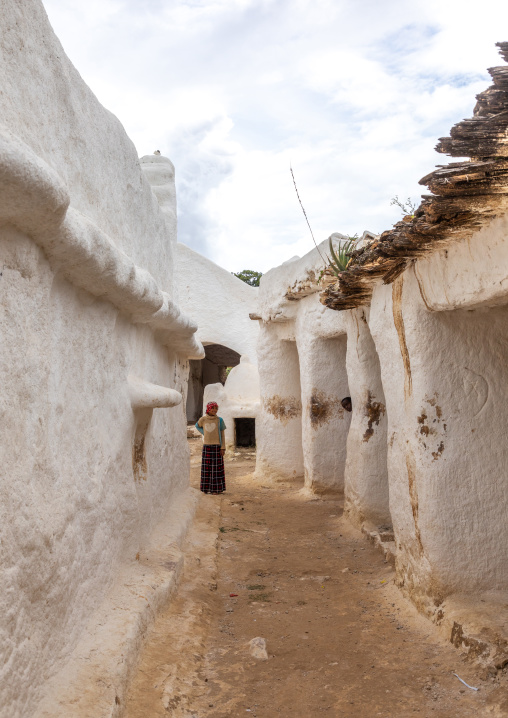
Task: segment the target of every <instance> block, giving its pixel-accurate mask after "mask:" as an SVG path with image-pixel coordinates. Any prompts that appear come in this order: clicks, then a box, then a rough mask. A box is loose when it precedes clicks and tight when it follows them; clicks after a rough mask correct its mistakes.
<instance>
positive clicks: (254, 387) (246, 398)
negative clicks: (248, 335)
mask: <svg viewBox="0 0 508 718" xmlns="http://www.w3.org/2000/svg"><path fill="white" fill-rule="evenodd" d="M209 401H216V402H217V404H218V405H219V412H218V414H219V416H221V417H222V418H223V419H224V423H225V424H226V432H225V438H226V451H227V453H228V454H229V455H230V454H231V452H232V451H233V450H234V448H235V446H236V440H235V419H258V416H259V409H260V395H259V373H258V369H257V367H256V365H255V364H252V363H251V361H250V358H249V357H248V356H245V355H244V356H242V358H241V359H240V364H238V366H235V367H233V369H231V371H230V373H229V376H228V378H227V380H226V383H225V384H224V386H223V385H222V384H220V383H215V384H208V386H206V387H205V391H204V397H203V414H204V413H205V411H206V405H207V403H208V402H209ZM256 423H257V422H256Z"/></svg>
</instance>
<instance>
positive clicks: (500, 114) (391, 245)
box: [320, 42, 508, 311]
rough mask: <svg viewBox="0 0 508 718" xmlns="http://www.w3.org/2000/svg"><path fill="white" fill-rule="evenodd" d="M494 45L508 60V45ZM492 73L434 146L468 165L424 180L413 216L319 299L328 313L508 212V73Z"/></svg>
mask: <svg viewBox="0 0 508 718" xmlns="http://www.w3.org/2000/svg"><path fill="white" fill-rule="evenodd" d="M496 45H497V47H499V51H500V54H501V56H502V58H503V59H504V60H505V61H506V62H508V42H498V43H496ZM489 73H490V75H491V77H492V79H493V84H492V85H491V86H490V87H489V88H488V89H487V90H485V91H484V92H482V93H481V94H479V95H478V96H477V98H476V99H477V104H476V107H475V109H474V113H473V117H472V118H471V119H467V120H463V121H462V122H459V123H457V124H456V125H455V126H454V127H453V128H452V129H451V132H450V137H442V138H441V139H440V140H439V142H438V144H437V146H436V150H437V152H441V153H443V154H447V155H450V156H452V157H470V158H471V160H469V161H465V162H451V163H450V164H448V165H439V166H438V167H437V169H435V170H434V171H433V172H431V173H430V174H428V175H426V176H425V177H423V178H422V179H421V180H420V184H422V185H426V186H427V187H428V188H429V190H430V191H431V192H432V194H430V195H423V196H422V199H423V201H422V203H421V204H420V206H419V207H418V209H417V210H416V212H415V215H414V216H413V217H405V218H404V220H402V221H401V222H397V224H396V225H395V226H394V227H393V228H392V229H390V230H387V231H386V232H383V233H382V234H381V235H380V236H379V238H378V239H376V240H375V241H374V242H372V243H371V244H369V245H368V246H366V247H363V248H361V249H358V250H356V251H355V252H353V253H352V261H351V262H350V264H349V266H348V269H347V270H346V271H345V272H342V273H341V274H340V275H339V278H338V280H337V282H335V284H332V285H329V286H328V287H327V288H326V289H325V290H324V291H323V292H322V293H321V296H320V300H321V302H322V303H323V304H325V305H326V306H327V307H330V308H331V309H336V310H338V311H342V310H345V309H352V308H354V307H357V306H360V305H362V304H368V303H369V302H370V299H371V296H372V291H373V286H374V284H375V283H376V282H377V281H379V279H381V280H382V281H383V283H384V284H391V283H392V282H393V281H394V280H395V279H396V278H397V277H398V276H399V275H400V274H402V272H404V271H405V269H407V267H408V266H409V265H410V264H411V263H412V262H414V261H416V260H417V259H418V258H419V257H422V256H424V255H425V254H427V253H428V252H432V251H434V250H436V249H438V248H440V247H442V246H443V245H444V244H445V243H447V242H450V241H451V240H456V239H464V238H466V237H469V236H471V235H472V234H473V233H474V232H475V231H477V230H478V229H480V228H481V227H482V226H483V225H485V224H486V223H487V222H489V221H491V220H492V219H493V218H494V217H496V216H497V215H498V214H501V213H504V212H506V211H507V210H508V67H506V66H504V65H503V66H501V67H493V68H490V69H489Z"/></svg>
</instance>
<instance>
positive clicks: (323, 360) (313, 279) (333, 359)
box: [256, 235, 351, 492]
mask: <svg viewBox="0 0 508 718" xmlns="http://www.w3.org/2000/svg"><path fill="white" fill-rule="evenodd" d="M338 236H339V235H337V237H338ZM327 247H328V245H327V242H323V243H322V244H321V251H322V253H323V252H325V251H326V250H327ZM322 268H323V260H322V258H321V257H320V255H319V252H318V250H317V249H314V250H312V251H311V252H309V253H308V254H306V255H305V256H304V257H302V258H299V257H295V258H293V259H291V260H289V261H287V262H285V263H284V264H282V265H281V266H280V267H276V268H274V269H271V270H270V271H269V272H267V273H266V274H265V275H264V276H263V277H262V279H261V285H260V294H259V316H260V317H261V322H260V323H261V333H260V339H259V342H258V365H259V374H260V382H261V413H260V418H259V421H258V432H257V434H258V442H257V466H256V471H257V472H259V473H264V474H268V475H270V474H273V475H275V476H282V477H286V478H288V477H301V476H302V475H304V477H305V488H306V489H307V490H309V491H315V492H322V491H329V490H338V491H342V490H343V488H344V468H345V463H346V441H347V435H348V431H349V424H350V420H351V416H350V414H349V413H348V412H345V411H344V409H343V408H342V406H341V404H340V402H341V400H342V399H343V398H344V397H346V396H348V395H349V382H348V376H347V370H346V346H347V325H346V323H345V318H344V315H343V314H342V313H338V312H334V311H333V310H331V309H328V308H326V307H324V306H323V305H322V304H321V303H320V302H319V294H318V291H319V285H318V284H317V279H318V277H319V274H320V271H321V269H322Z"/></svg>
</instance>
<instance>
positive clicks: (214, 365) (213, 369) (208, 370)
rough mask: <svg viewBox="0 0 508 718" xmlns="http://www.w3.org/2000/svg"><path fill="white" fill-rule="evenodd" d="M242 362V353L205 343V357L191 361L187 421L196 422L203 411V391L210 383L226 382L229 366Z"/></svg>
mask: <svg viewBox="0 0 508 718" xmlns="http://www.w3.org/2000/svg"><path fill="white" fill-rule="evenodd" d="M239 363H240V354H239V353H238V352H236V351H235V350H234V349H230V348H229V347H226V346H224V345H223V344H205V358H204V359H198V360H193V359H191V361H190V362H189V384H188V390H187V409H186V411H187V422H188V423H194V422H196V421H197V420H198V419H199V417H200V416H201V415H202V413H203V391H204V388H205V386H207V385H208V384H217V383H218V382H220V383H221V384H224V383H225V381H226V377H227V370H228V368H229V367H234V366H237V365H238V364H239Z"/></svg>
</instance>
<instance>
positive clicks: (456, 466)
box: [257, 215, 508, 665]
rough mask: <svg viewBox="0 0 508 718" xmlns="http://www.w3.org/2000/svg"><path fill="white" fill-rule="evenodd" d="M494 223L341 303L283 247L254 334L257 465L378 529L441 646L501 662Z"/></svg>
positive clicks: (503, 320) (504, 240) (264, 284)
mask: <svg viewBox="0 0 508 718" xmlns="http://www.w3.org/2000/svg"><path fill="white" fill-rule="evenodd" d="M507 229H508V216H506V215H504V216H500V217H498V218H497V219H494V220H493V221H491V222H490V224H488V225H487V226H486V227H484V228H483V229H481V230H479V231H478V232H476V233H475V234H473V236H472V237H471V238H470V239H468V240H464V241H462V242H455V243H449V244H448V245H447V248H446V250H444V249H443V250H439V251H436V252H434V253H433V254H429V255H427V256H426V258H424V259H422V260H419V261H418V262H416V263H415V264H413V265H411V266H410V267H409V269H407V270H406V271H405V272H404V273H403V274H402V276H400V277H399V278H398V279H397V280H396V281H395V282H394V283H393V284H391V285H382V284H379V285H377V286H375V288H374V292H373V296H372V301H371V302H370V305H369V306H365V307H359V308H357V309H351V310H347V311H340V312H335V311H333V310H331V309H325V308H324V307H323V305H321V304H320V303H319V302H318V295H317V294H316V292H317V291H319V287H318V286H317V285H316V282H315V279H316V278H317V277H318V276H319V271H320V269H319V268H320V258H319V255H318V253H317V250H313V251H312V252H310V253H309V254H308V255H306V256H305V257H304V258H302V259H299V258H293V259H292V260H290V261H288V262H286V263H285V264H283V265H281V267H278V268H276V269H274V270H271V271H270V272H268V273H267V274H266V275H265V276H264V277H263V278H262V281H261V287H260V307H259V314H260V316H261V318H262V319H261V322H260V323H261V335H260V341H259V345H258V361H259V373H260V379H261V397H262V408H261V412H260V417H259V421H258V457H257V471H258V472H260V473H261V472H262V473H263V474H268V475H272V476H273V477H274V478H284V479H291V478H295V477H298V476H302V475H303V476H304V486H305V488H306V489H307V490H308V491H312V492H320V491H324V490H329V489H336V490H343V491H344V494H345V512H346V515H348V517H349V518H350V520H351V521H352V522H353V523H355V524H356V525H357V526H360V527H364V529H365V530H366V531H367V532H368V533H372V532H373V535H374V534H377V535H379V536H386V537H387V538H386V539H385V540H386V541H387V542H388V543H387V544H386V547H388V548H389V547H392V548H389V551H392V552H394V553H395V562H396V569H397V582H398V584H399V586H400V587H401V588H402V590H403V591H404V592H405V593H406V594H407V595H408V596H409V597H410V598H411V599H412V600H413V601H414V602H415V604H416V605H417V606H418V607H419V608H420V610H421V611H422V612H424V613H425V614H426V615H427V616H429V617H431V618H432V619H433V620H434V621H435V622H436V623H437V624H438V625H439V626H440V627H441V629H440V630H442V631H443V635H445V636H446V637H447V638H449V639H450V640H452V642H453V643H454V645H457V646H458V647H462V648H464V650H473V649H471V646H478V645H482V646H484V648H482V649H481V650H482V651H483V654H482V655H483V658H484V660H485V661H489V660H490V661H493V662H494V663H496V661H498V662H499V661H501V663H500V664H499V665H502V655H501V654H502V651H501V649H500V648H499V646H501V645H503V644H502V641H501V643H499V641H498V639H497V638H492V639H489V638H488V637H489V636H491V637H492V636H496V635H497V636H500V637H502V633H503V630H502V628H501V627H502V625H503V620H504V619H503V616H505V615H506V609H505V608H503V600H504V601H505V599H506V594H507V591H508V548H507V547H508V535H507V532H508V502H507V499H506V476H505V473H506V472H505V466H506V464H507V462H508V446H507V443H506V440H505V433H506V426H507V425H508V402H507V401H506V391H505V390H504V387H505V386H506V384H507V381H508V379H507V377H506V376H505V374H506V369H505V366H506V355H507V352H508V279H507V278H508V249H507V248H508V233H507ZM320 249H321V250H322V251H323V253H324V251H326V243H323V244H322V245H320ZM321 267H322V263H321ZM346 394H349V395H350V396H351V397H352V405H353V412H352V415H348V416H345V415H344V413H343V412H341V411H340V409H338V406H340V405H339V404H338V403H337V401H338V400H340V398H342V397H343V396H345V395H346ZM300 447H302V450H301V451H300V450H299V449H300ZM392 539H394V540H393V541H392ZM503 596H504V599H503V598H502V597H503ZM505 603H506V601H505ZM481 607H483V608H485V611H486V615H491V616H492V615H497V616H498V619H497V624H496V626H495V628H492V626H493V623H492V621H490V619H485V621H486V622H483V623H482V613H481V611H482V609H481ZM503 611H504V613H503ZM489 621H490V623H489ZM486 625H488V626H490V627H489V630H488V631H486V629H484V628H482V626H486ZM457 626H459V628H457ZM461 631H464V632H465V635H469V636H472V637H473V640H472V642H471V641H469V639H464V641H462V638H461V635H462V633H461ZM480 634H481V637H479V636H480ZM505 638H506V636H505ZM489 640H491V643H490V644H489ZM468 641H469V642H468ZM478 641H480V643H478ZM482 641H483V643H482ZM500 651H501V653H500Z"/></svg>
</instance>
